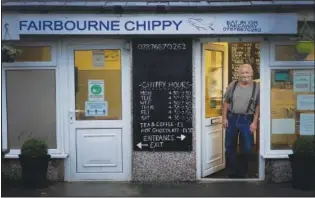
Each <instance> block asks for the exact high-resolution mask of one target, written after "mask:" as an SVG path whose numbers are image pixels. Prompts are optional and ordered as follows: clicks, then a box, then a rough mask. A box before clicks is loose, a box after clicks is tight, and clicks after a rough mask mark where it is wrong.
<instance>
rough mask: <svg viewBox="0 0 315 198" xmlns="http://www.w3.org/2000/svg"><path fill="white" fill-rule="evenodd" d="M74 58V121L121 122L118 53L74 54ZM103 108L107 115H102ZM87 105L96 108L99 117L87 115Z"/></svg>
mask: <svg viewBox="0 0 315 198" xmlns="http://www.w3.org/2000/svg"><path fill="white" fill-rule="evenodd" d="M74 57H75V62H74V65H75V84H76V87H75V90H76V94H75V108H76V119H77V120H121V119H122V105H121V104H122V98H121V55H120V50H76V51H75V52H74ZM93 90H94V91H93ZM106 104H107V108H108V112H104V113H102V109H106V108H103V106H104V105H106ZM88 105H90V106H94V107H95V105H97V107H96V108H98V109H101V112H100V113H101V114H100V115H97V116H95V114H98V113H94V112H93V113H91V112H88V111H89V110H87V112H86V111H85V110H86V109H89V108H88ZM94 109H95V108H94ZM104 111H105V110H104Z"/></svg>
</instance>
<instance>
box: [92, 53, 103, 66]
mask: <svg viewBox="0 0 315 198" xmlns="http://www.w3.org/2000/svg"><path fill="white" fill-rule="evenodd" d="M92 57H93V58H92V59H93V66H94V67H104V65H105V53H104V50H93V51H92Z"/></svg>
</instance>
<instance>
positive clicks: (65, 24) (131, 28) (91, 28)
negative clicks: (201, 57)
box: [16, 13, 297, 35]
mask: <svg viewBox="0 0 315 198" xmlns="http://www.w3.org/2000/svg"><path fill="white" fill-rule="evenodd" d="M18 18H19V19H18V20H17V21H16V23H18V25H17V26H18V32H19V34H21V35H38V34H42V35H51V34H58V35H65V34H66V35H67V34H68V35H87V34H94V35H134V34H138V35H139V34H144V35H161V34H164V35H179V34H182V35H208V34H223V35H224V34H296V33H297V15H296V14H295V13H274V14H164V15H157V14H155V15H152V14H126V15H120V16H118V15H101V14H89V15H88V14H59V15H55V14H53V15H52V14H45V15H43V14H41V15H38V14H19V17H18Z"/></svg>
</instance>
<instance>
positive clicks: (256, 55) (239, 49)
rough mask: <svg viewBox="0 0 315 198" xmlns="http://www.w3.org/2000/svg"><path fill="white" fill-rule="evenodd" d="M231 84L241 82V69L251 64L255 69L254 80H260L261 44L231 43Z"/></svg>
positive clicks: (229, 77)
mask: <svg viewBox="0 0 315 198" xmlns="http://www.w3.org/2000/svg"><path fill="white" fill-rule="evenodd" d="M228 55H229V59H228V60H229V61H228V67H229V71H231V72H229V76H228V79H229V83H230V82H232V81H234V80H239V77H238V74H239V71H238V69H239V67H240V66H241V65H242V64H250V65H251V66H252V68H253V79H259V78H260V72H259V71H260V68H259V67H260V46H259V43H249V42H244V43H243V42H239V43H229V54H228Z"/></svg>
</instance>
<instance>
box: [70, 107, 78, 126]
mask: <svg viewBox="0 0 315 198" xmlns="http://www.w3.org/2000/svg"><path fill="white" fill-rule="evenodd" d="M78 112H80V110H75V111H69V113H68V118H69V123H70V124H72V123H73V121H74V120H75V114H76V113H78Z"/></svg>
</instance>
